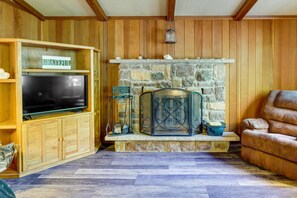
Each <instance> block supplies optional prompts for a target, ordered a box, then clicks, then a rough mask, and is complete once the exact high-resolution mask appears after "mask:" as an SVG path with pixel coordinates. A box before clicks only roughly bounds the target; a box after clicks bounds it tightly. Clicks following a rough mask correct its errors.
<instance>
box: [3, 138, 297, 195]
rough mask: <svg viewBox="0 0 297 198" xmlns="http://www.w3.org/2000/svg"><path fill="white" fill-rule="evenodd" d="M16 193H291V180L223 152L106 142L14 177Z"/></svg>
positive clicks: (296, 188) (236, 151) (295, 190)
mask: <svg viewBox="0 0 297 198" xmlns="http://www.w3.org/2000/svg"><path fill="white" fill-rule="evenodd" d="M6 182H7V183H9V184H10V185H11V188H12V189H13V190H14V192H15V194H16V196H17V197H28V198H29V197H30V198H35V197H37V198H38V197H42V198H48V197H52V198H56V197H62V198H68V197H69V198H70V197H71V198H72V197H79V198H84V197H88V198H89V197H104V198H107V197H113V198H118V197H127V198H129V197H133V198H138V197H139V198H142V197H149V198H153V197H156V198H162V197H186V198H191V197H195V198H196V197H197V198H200V197H201V198H204V197H210V198H215V197H218V198H225V197H228V198H232V197H236V198H241V197H247V198H257V197H259V198H265V197H267V198H274V197H280V198H287V197H290V198H291V197H292V198H294V197H296V198H297V181H294V180H290V179H288V178H285V177H283V176H280V175H277V174H274V173H272V172H269V171H267V170H264V169H262V168H259V167H257V166H253V165H250V164H248V163H247V162H245V161H243V160H241V159H240V144H238V143H235V144H234V143H233V144H231V148H230V151H229V152H228V153H116V152H114V151H113V148H112V147H108V148H106V149H101V150H100V151H98V152H97V153H96V154H95V155H92V156H88V157H85V158H82V159H79V160H75V161H72V162H69V163H66V164H63V165H60V166H57V167H54V168H50V169H47V170H44V171H41V172H38V173H36V174H32V175H29V176H26V177H23V178H20V179H7V180H6Z"/></svg>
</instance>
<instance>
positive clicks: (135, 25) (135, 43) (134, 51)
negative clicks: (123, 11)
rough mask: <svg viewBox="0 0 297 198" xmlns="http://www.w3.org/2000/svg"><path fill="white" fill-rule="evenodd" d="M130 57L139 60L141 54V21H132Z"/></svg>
mask: <svg viewBox="0 0 297 198" xmlns="http://www.w3.org/2000/svg"><path fill="white" fill-rule="evenodd" d="M129 31H130V39H129V40H130V42H129V52H130V53H129V57H130V58H137V57H138V56H139V55H140V53H139V20H131V21H130V29H129Z"/></svg>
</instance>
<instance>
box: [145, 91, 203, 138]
mask: <svg viewBox="0 0 297 198" xmlns="http://www.w3.org/2000/svg"><path fill="white" fill-rule="evenodd" d="M139 105H140V132H141V133H145V134H149V135H154V136H191V135H195V134H198V133H201V132H202V95H201V94H200V93H198V92H194V91H188V90H183V89H178V88H164V89H159V90H156V91H149V92H145V93H143V94H141V95H140V97H139Z"/></svg>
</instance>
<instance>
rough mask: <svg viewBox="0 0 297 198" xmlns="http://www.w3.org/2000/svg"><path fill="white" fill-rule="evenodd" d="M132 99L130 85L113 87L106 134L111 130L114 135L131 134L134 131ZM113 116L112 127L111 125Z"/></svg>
mask: <svg viewBox="0 0 297 198" xmlns="http://www.w3.org/2000/svg"><path fill="white" fill-rule="evenodd" d="M132 99H133V96H132V95H131V88H130V87H129V86H114V87H112V96H111V97H110V98H109V106H110V108H109V110H108V121H107V124H106V134H108V133H109V132H110V131H109V130H111V134H112V135H121V134H130V133H133V132H132ZM110 116H112V123H113V124H111V125H112V127H110V123H109V122H110V121H111V119H110Z"/></svg>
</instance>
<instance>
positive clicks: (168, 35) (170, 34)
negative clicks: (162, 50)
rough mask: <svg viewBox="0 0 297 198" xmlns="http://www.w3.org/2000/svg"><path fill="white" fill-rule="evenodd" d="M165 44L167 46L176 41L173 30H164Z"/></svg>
mask: <svg viewBox="0 0 297 198" xmlns="http://www.w3.org/2000/svg"><path fill="white" fill-rule="evenodd" d="M165 42H166V43H167V44H174V43H176V41H175V30H174V29H172V28H169V29H166V37H165Z"/></svg>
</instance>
